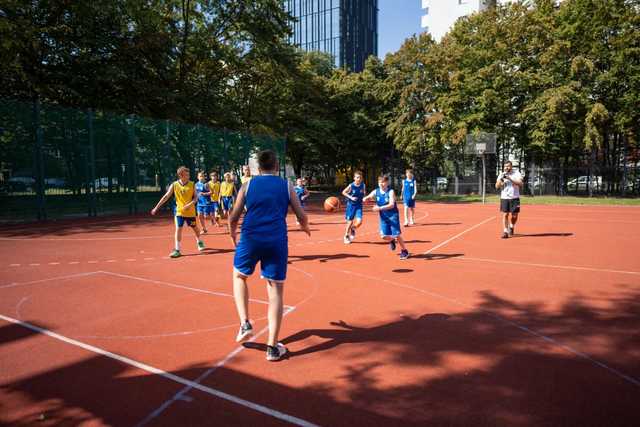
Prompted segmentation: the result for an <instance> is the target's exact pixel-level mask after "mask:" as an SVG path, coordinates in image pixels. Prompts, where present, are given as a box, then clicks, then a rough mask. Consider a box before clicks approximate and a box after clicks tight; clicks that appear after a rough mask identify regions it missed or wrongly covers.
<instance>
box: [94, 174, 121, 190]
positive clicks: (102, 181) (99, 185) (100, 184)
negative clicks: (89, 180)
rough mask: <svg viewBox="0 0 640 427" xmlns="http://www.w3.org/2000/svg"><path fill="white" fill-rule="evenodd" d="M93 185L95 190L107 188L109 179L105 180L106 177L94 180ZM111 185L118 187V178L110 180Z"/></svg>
mask: <svg viewBox="0 0 640 427" xmlns="http://www.w3.org/2000/svg"><path fill="white" fill-rule="evenodd" d="M95 185H96V188H97V189H100V188H109V178H107V177H106V176H104V177H102V178H96V180H95ZM111 185H113V186H116V185H118V178H116V177H113V178H111Z"/></svg>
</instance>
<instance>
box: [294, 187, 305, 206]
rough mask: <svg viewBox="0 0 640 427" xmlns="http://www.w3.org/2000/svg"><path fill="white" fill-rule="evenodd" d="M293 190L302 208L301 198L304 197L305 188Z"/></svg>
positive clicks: (302, 201)
mask: <svg viewBox="0 0 640 427" xmlns="http://www.w3.org/2000/svg"><path fill="white" fill-rule="evenodd" d="M293 189H294V190H295V192H296V196H298V200H300V204H301V205H303V206H304V200H302V196H304V193H305V191H306V190H305V188H304V187H303V186H297V185H296V186H295V187H293Z"/></svg>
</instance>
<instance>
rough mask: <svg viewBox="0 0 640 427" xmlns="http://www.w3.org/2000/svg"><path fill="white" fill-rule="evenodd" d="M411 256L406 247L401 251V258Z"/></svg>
mask: <svg viewBox="0 0 640 427" xmlns="http://www.w3.org/2000/svg"><path fill="white" fill-rule="evenodd" d="M407 258H409V251H408V250H406V249H403V250H401V251H400V259H407Z"/></svg>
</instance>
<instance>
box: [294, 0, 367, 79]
mask: <svg viewBox="0 0 640 427" xmlns="http://www.w3.org/2000/svg"><path fill="white" fill-rule="evenodd" d="M284 5H285V9H286V10H287V11H288V12H289V13H290V14H291V15H292V16H293V17H294V18H296V22H294V23H293V35H292V36H291V39H290V41H291V43H293V44H295V45H297V46H299V47H300V48H302V49H304V50H306V51H321V52H327V53H329V54H331V56H332V57H333V59H334V63H335V65H336V66H337V67H340V68H346V69H348V70H350V71H362V69H363V68H364V63H365V61H366V60H367V58H368V57H369V56H370V55H374V56H376V55H377V54H378V0H284Z"/></svg>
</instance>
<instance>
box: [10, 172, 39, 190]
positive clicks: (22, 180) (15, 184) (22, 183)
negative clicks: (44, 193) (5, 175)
mask: <svg viewBox="0 0 640 427" xmlns="http://www.w3.org/2000/svg"><path fill="white" fill-rule="evenodd" d="M7 183H8V186H9V191H10V192H21V191H33V188H34V187H35V185H36V180H35V179H33V178H32V177H30V176H12V177H11V178H9V179H8V180H7Z"/></svg>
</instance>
